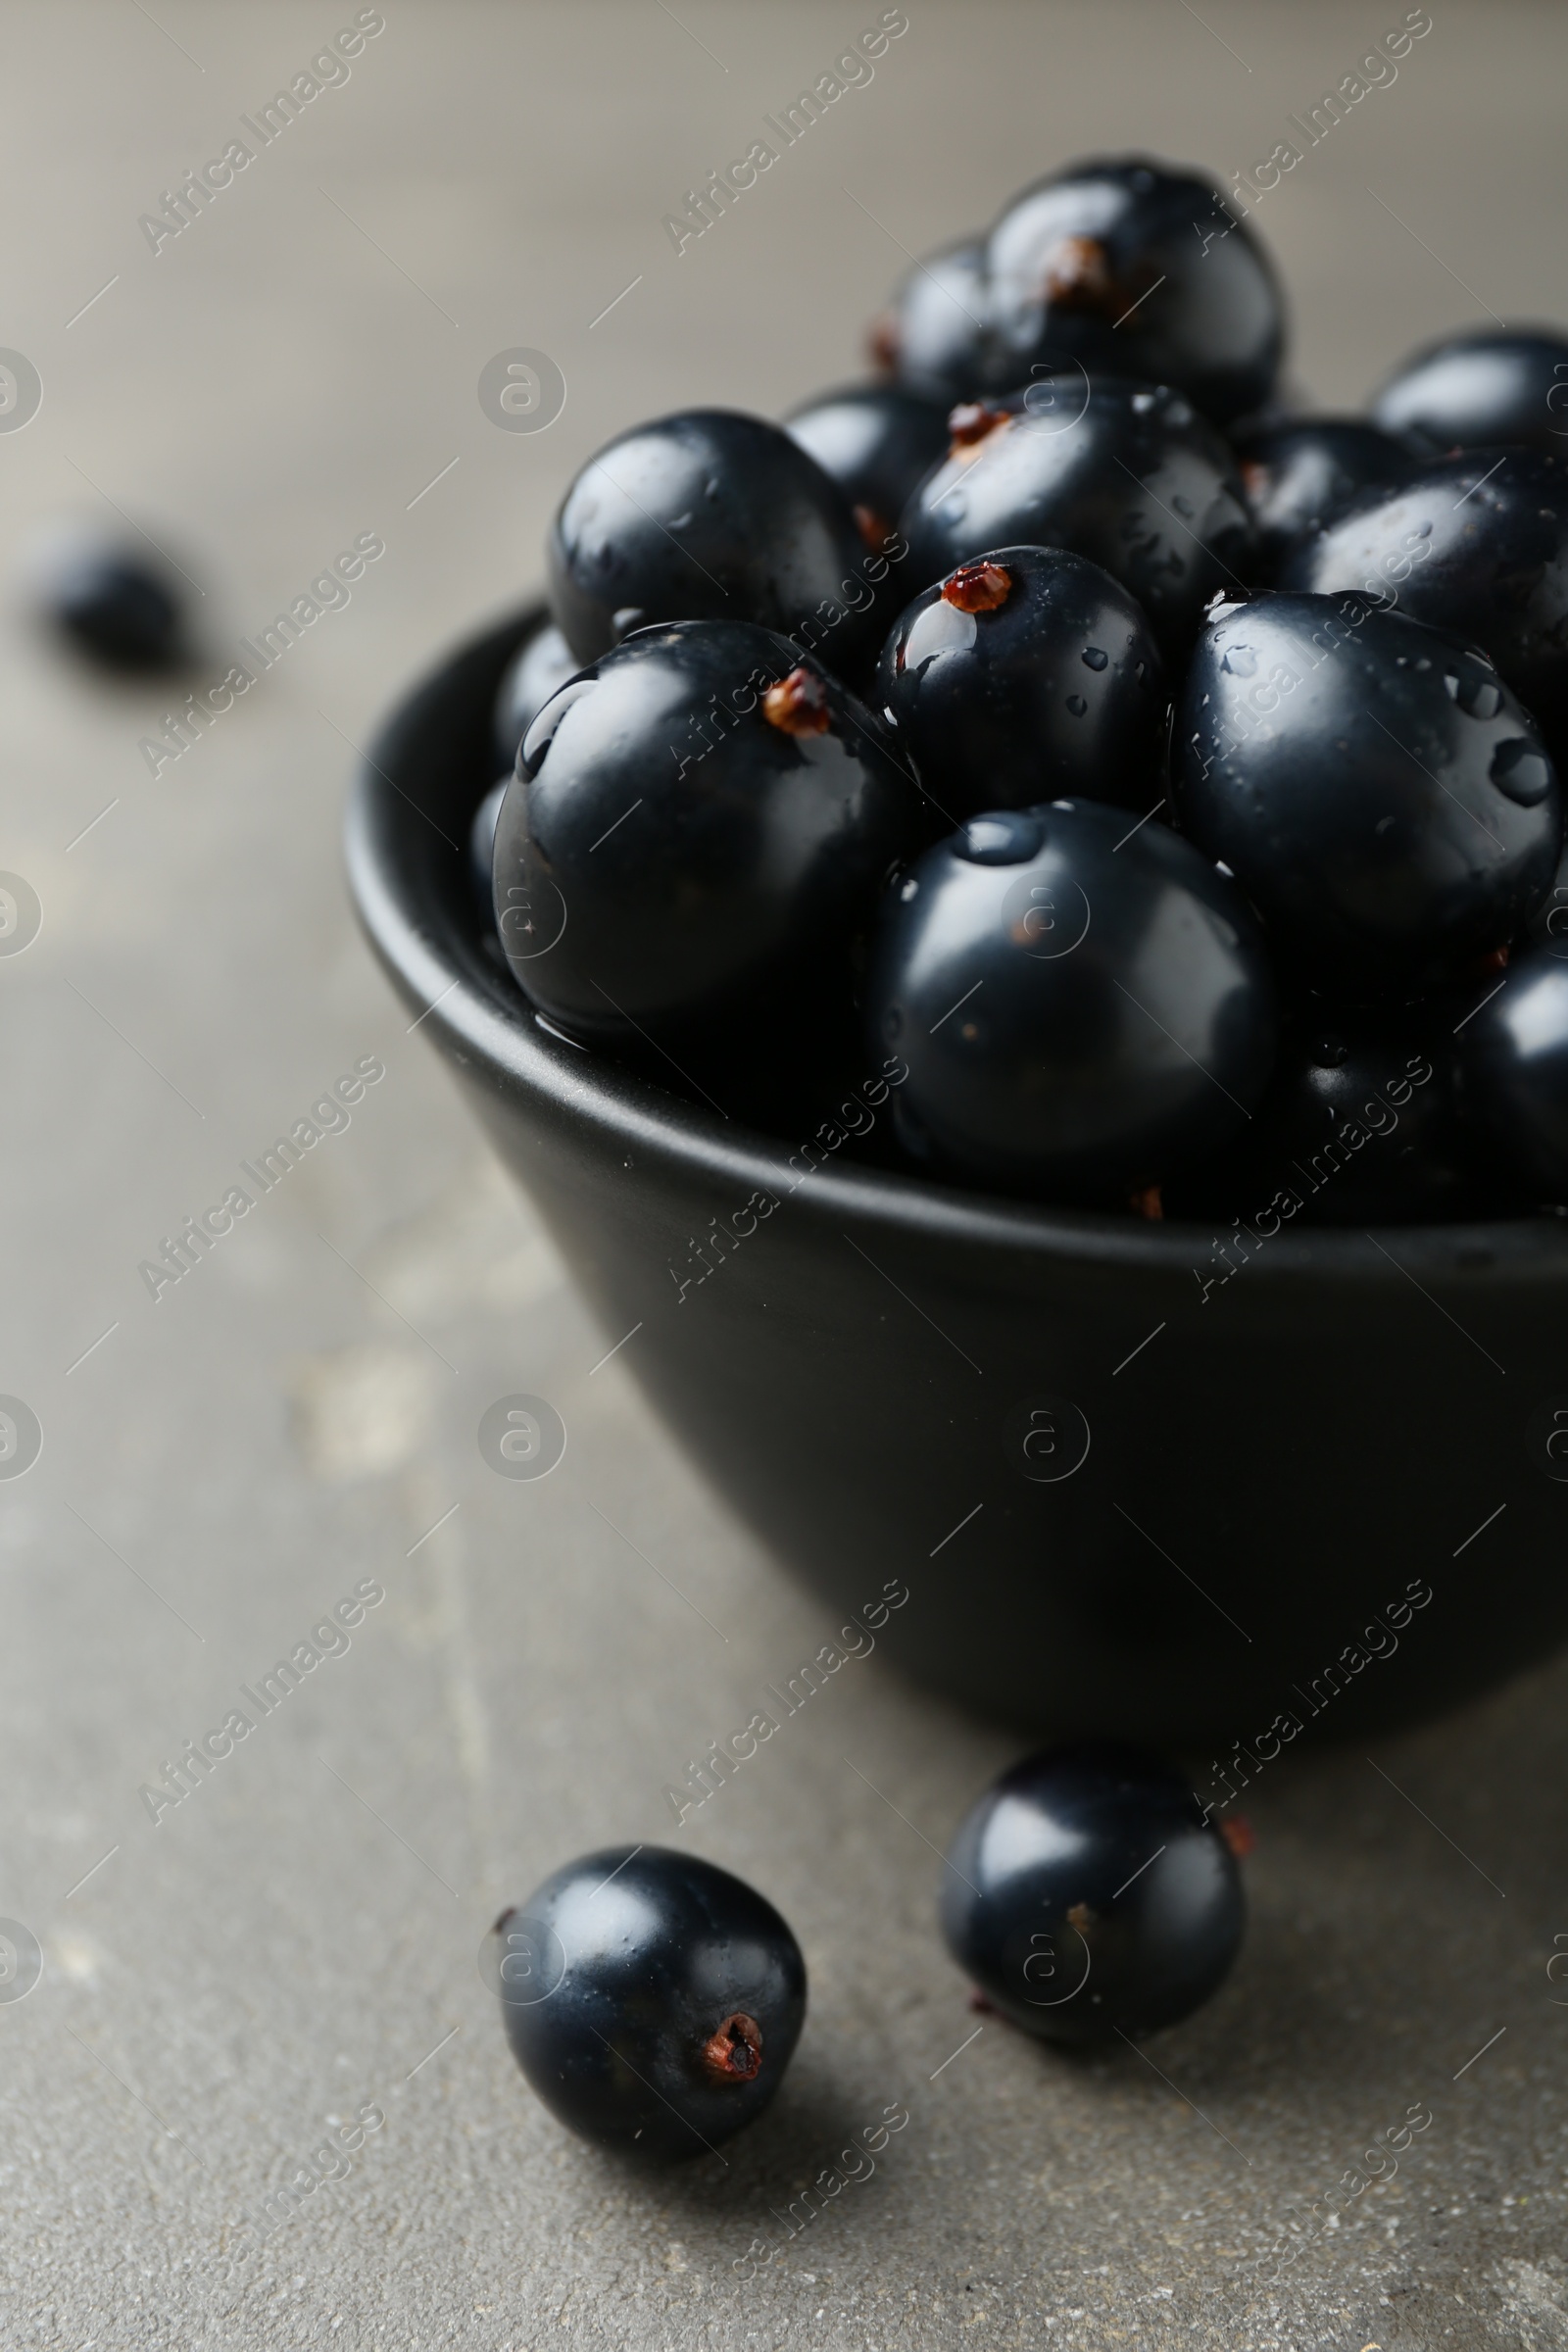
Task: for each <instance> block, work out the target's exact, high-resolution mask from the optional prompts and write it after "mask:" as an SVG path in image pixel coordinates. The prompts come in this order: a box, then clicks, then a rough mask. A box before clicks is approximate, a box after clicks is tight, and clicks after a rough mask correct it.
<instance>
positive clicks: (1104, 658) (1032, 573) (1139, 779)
mask: <svg viewBox="0 0 1568 2352" xmlns="http://www.w3.org/2000/svg"><path fill="white" fill-rule="evenodd" d="M871 700H872V701H873V702H874V703H875V705H876V707H877V709H878V710H879V711H882V712H883V714H884V716H885V717H887V718H889V719H891V720H892V722H893V724H894V725H895V727H896V728H897V730H898V734H899V738H900V741H901V742H902V743H904V744H905V745H906V746H907V749H908V752H909V756H910V758H911V759H912V760H913V761H914V763H915V766H916V768H917V770H918V771H919V776H920V781H921V783H922V784H923V785H924V787H925V789H926V791H927V792H928V793H929V794H930V795H931V797H932V799H933V800H934V801H936V802H937V803H938V804H939V806H940V807H941V809H942V811H943V813H944V815H946V816H947V817H948V818H949V819H950V820H951V821H952V822H953V823H954V824H957V823H959V822H961V820H962V819H963V818H965V817H968V816H973V815H976V814H978V812H979V811H980V810H981V809H1026V808H1028V807H1030V806H1031V805H1032V804H1033V803H1034V802H1036V801H1047V800H1053V799H1062V798H1068V797H1077V798H1081V799H1083V800H1089V801H1112V802H1115V803H1117V804H1118V805H1119V806H1120V807H1122V808H1126V809H1140V810H1141V809H1151V808H1152V807H1153V805H1154V803H1155V802H1156V801H1157V800H1158V799H1159V798H1160V795H1161V793H1162V792H1163V790H1164V786H1163V783H1162V782H1161V781H1160V780H1159V778H1160V768H1161V764H1162V752H1163V736H1164V721H1165V711H1166V693H1165V673H1164V666H1163V664H1162V662H1161V661H1160V658H1159V650H1158V648H1157V647H1156V645H1155V643H1154V640H1153V637H1152V633H1151V631H1150V627H1149V623H1148V621H1147V620H1146V619H1145V617H1144V613H1143V609H1142V607H1141V606H1140V605H1139V604H1138V602H1137V601H1136V599H1135V598H1133V597H1131V596H1129V595H1128V593H1127V591H1126V589H1125V588H1123V587H1122V586H1121V585H1120V583H1119V582H1118V581H1116V580H1113V579H1112V578H1111V576H1110V574H1109V572H1108V571H1104V570H1103V569H1102V567H1101V566H1100V565H1099V564H1092V563H1090V561H1089V560H1088V558H1087V557H1086V556H1075V555H1072V554H1071V553H1069V551H1068V550H1067V549H1065V548H1060V547H1004V548H998V549H996V550H994V551H993V552H992V553H990V554H988V555H985V556H982V557H980V559H979V560H978V561H977V562H975V563H971V564H960V565H959V567H958V569H957V570H956V571H953V572H950V573H949V574H948V576H947V578H946V579H945V580H943V581H942V582H941V584H940V585H939V586H937V587H935V588H927V589H926V590H925V591H924V593H923V594H922V595H920V596H917V597H916V598H915V600H914V602H913V604H912V605H910V606H909V607H908V609H907V612H906V613H904V614H903V616H902V618H901V619H900V620H899V621H898V622H897V624H896V625H895V627H894V630H893V633H892V635H891V636H890V637H889V639H888V641H887V644H886V645H885V646H884V647H883V649H882V659H881V662H879V664H878V666H877V673H876V684H875V688H874V690H873V693H872V696H871Z"/></svg>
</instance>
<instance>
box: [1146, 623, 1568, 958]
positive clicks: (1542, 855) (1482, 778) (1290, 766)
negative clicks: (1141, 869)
mask: <svg viewBox="0 0 1568 2352" xmlns="http://www.w3.org/2000/svg"><path fill="white" fill-rule="evenodd" d="M1171 785H1172V792H1173V794H1174V797H1175V801H1176V808H1177V812H1178V814H1179V817H1180V820H1181V824H1182V827H1183V830H1184V831H1185V832H1186V833H1188V834H1189V835H1190V836H1191V838H1192V839H1193V840H1194V841H1196V842H1197V843H1198V844H1199V845H1200V846H1201V848H1202V849H1204V850H1206V851H1207V852H1208V854H1209V856H1210V857H1212V858H1221V859H1223V861H1224V863H1225V864H1226V865H1228V866H1229V867H1230V869H1231V871H1232V872H1233V873H1234V874H1235V876H1236V878H1237V880H1238V881H1239V882H1240V884H1241V886H1242V888H1243V889H1244V890H1245V891H1246V892H1247V894H1248V896H1249V898H1250V900H1251V901H1252V903H1253V905H1254V906H1255V907H1257V908H1258V910H1259V912H1260V913H1261V914H1262V916H1263V919H1264V921H1265V922H1266V924H1267V925H1268V928H1269V932H1270V935H1271V937H1272V938H1273V939H1275V940H1277V941H1278V943H1279V945H1280V947H1281V949H1282V951H1283V952H1284V953H1285V954H1287V955H1288V956H1290V958H1291V959H1292V960H1293V962H1294V963H1295V964H1296V966H1297V967H1298V969H1299V971H1300V972H1301V973H1302V974H1304V976H1305V978H1306V979H1307V981H1308V982H1309V984H1310V985H1311V986H1312V987H1313V988H1315V989H1318V990H1321V991H1324V992H1326V993H1328V994H1330V995H1337V996H1342V997H1347V998H1373V997H1394V998H1397V997H1413V996H1416V995H1418V994H1420V993H1421V992H1423V991H1424V990H1426V989H1428V988H1430V987H1432V986H1434V985H1436V984H1438V983H1439V982H1441V981H1444V980H1446V979H1450V978H1453V977H1454V976H1456V975H1457V974H1458V973H1459V972H1460V971H1461V970H1462V969H1463V967H1464V966H1465V965H1466V963H1467V962H1470V961H1473V959H1474V958H1475V957H1476V956H1482V955H1485V954H1487V953H1489V952H1490V951H1492V950H1494V949H1496V948H1501V947H1505V946H1506V945H1507V944H1508V942H1509V941H1510V940H1511V939H1512V938H1513V937H1514V936H1515V935H1516V933H1517V932H1519V931H1520V930H1521V929H1522V928H1523V927H1524V925H1525V924H1526V923H1527V922H1528V920H1529V919H1530V917H1531V915H1532V914H1533V913H1534V912H1535V910H1536V908H1537V907H1539V906H1540V905H1541V904H1542V902H1543V901H1544V899H1545V897H1546V896H1547V894H1548V893H1549V891H1550V889H1551V884H1552V879H1553V876H1554V874H1555V872H1556V866H1557V858H1558V854H1559V852H1560V850H1561V847H1562V830H1563V808H1562V796H1561V793H1560V791H1559V789H1558V783H1557V776H1556V771H1555V769H1554V768H1553V766H1552V762H1551V760H1550V758H1549V757H1548V755H1547V753H1546V749H1545V746H1544V743H1543V741H1542V738H1541V735H1540V732H1539V731H1538V729H1537V727H1536V725H1535V722H1534V720H1533V719H1532V718H1531V717H1530V715H1529V713H1528V712H1527V711H1525V710H1524V709H1523V708H1522V707H1521V705H1520V703H1519V702H1518V701H1517V700H1516V698H1515V696H1514V695H1513V694H1512V693H1511V692H1510V691H1509V689H1508V688H1507V686H1505V685H1504V684H1503V682H1502V680H1501V678H1500V677H1499V676H1498V674H1497V672H1496V671H1495V669H1494V668H1493V666H1492V663H1491V662H1490V661H1489V660H1488V659H1487V657H1486V656H1485V655H1484V654H1481V653H1479V652H1477V651H1476V650H1475V649H1474V648H1472V647H1467V646H1466V645H1465V644H1464V643H1463V642H1462V641H1461V640H1460V639H1458V638H1457V637H1451V636H1448V635H1447V634H1446V633H1445V632H1444V631H1441V630H1438V629H1429V628H1424V627H1423V626H1422V625H1421V623H1420V622H1419V621H1415V620H1407V619H1405V618H1404V616H1403V615H1402V614H1401V613H1391V612H1388V611H1386V610H1384V609H1383V608H1382V607H1380V606H1379V605H1378V604H1377V602H1376V601H1375V600H1374V599H1373V598H1371V597H1368V596H1364V595H1350V594H1347V595H1340V596H1304V595H1291V594H1280V595H1273V596H1259V597H1256V598H1254V599H1253V600H1252V601H1251V602H1250V604H1243V605H1226V606H1220V607H1219V608H1217V609H1216V613H1215V616H1214V618H1213V619H1212V621H1211V622H1210V624H1209V626H1208V628H1207V629H1206V630H1205V632H1204V635H1203V637H1202V639H1201V643H1200V645H1199V648H1198V651H1197V653H1196V654H1195V656H1194V658H1193V663H1192V667H1191V668H1190V670H1189V671H1188V675H1187V683H1186V687H1185V690H1184V693H1183V698H1182V701H1181V705H1180V708H1179V711H1178V713H1177V720H1176V727H1175V738H1174V751H1173V760H1172V777H1171Z"/></svg>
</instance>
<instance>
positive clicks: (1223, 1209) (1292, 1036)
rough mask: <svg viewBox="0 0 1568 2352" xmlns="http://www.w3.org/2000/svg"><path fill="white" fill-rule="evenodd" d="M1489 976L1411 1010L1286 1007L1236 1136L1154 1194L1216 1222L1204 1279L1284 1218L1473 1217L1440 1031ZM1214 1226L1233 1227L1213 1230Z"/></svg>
mask: <svg viewBox="0 0 1568 2352" xmlns="http://www.w3.org/2000/svg"><path fill="white" fill-rule="evenodd" d="M1495 977H1496V975H1495V974H1490V973H1489V974H1487V975H1486V976H1484V977H1478V978H1477V979H1476V980H1475V981H1474V982H1473V983H1472V984H1471V985H1470V988H1469V990H1468V992H1466V991H1465V990H1464V989H1462V988H1459V987H1457V986H1456V987H1455V988H1454V989H1453V990H1452V991H1451V992H1450V993H1449V994H1447V995H1446V996H1444V997H1440V998H1436V999H1432V1000H1429V1001H1427V1002H1425V1003H1423V1004H1419V1005H1371V1006H1368V1005H1326V1004H1319V1005H1311V1004H1309V1005H1306V1006H1305V1007H1303V1008H1302V1009H1300V1010H1299V1011H1298V1012H1297V1013H1296V1015H1295V1016H1294V1017H1293V1019H1292V1020H1291V1021H1290V1023H1289V1024H1288V1026H1287V1028H1286V1030H1285V1033H1284V1035H1283V1037H1282V1039H1281V1042H1280V1054H1279V1061H1278V1063H1277V1065H1276V1068H1275V1072H1274V1077H1273V1081H1272V1083H1271V1084H1270V1087H1269V1090H1268V1093H1267V1094H1266V1095H1265V1096H1264V1098H1263V1100H1262V1102H1261V1103H1259V1104H1258V1107H1257V1111H1256V1114H1255V1116H1254V1117H1253V1120H1252V1123H1251V1125H1250V1127H1249V1128H1248V1129H1247V1132H1246V1134H1245V1135H1243V1136H1242V1137H1240V1138H1239V1139H1238V1141H1237V1143H1236V1144H1235V1146H1234V1147H1233V1148H1232V1149H1231V1150H1230V1151H1228V1152H1222V1153H1221V1154H1220V1155H1219V1156H1218V1158H1217V1159H1215V1160H1213V1161H1211V1162H1209V1163H1208V1164H1207V1165H1206V1166H1204V1167H1201V1168H1196V1169H1194V1170H1193V1171H1192V1173H1191V1174H1190V1175H1189V1176H1187V1177H1185V1178H1183V1179H1181V1180H1180V1181H1179V1182H1178V1183H1176V1184H1174V1185H1172V1186H1169V1187H1167V1189H1166V1192H1165V1198H1164V1209H1165V1214H1166V1216H1167V1217H1176V1218H1201V1219H1208V1218H1214V1219H1219V1220H1222V1221H1223V1222H1221V1223H1220V1224H1219V1225H1217V1226H1216V1232H1217V1233H1218V1235H1219V1238H1220V1240H1221V1242H1222V1243H1223V1245H1224V1247H1223V1248H1222V1249H1221V1250H1217V1251H1216V1252H1215V1254H1214V1257H1213V1259H1212V1261H1211V1263H1210V1265H1209V1266H1207V1267H1205V1269H1204V1272H1205V1274H1206V1275H1209V1276H1211V1277H1212V1279H1213V1280H1214V1281H1216V1282H1221V1283H1222V1282H1224V1281H1226V1280H1228V1279H1229V1276H1230V1273H1231V1272H1233V1271H1237V1272H1239V1271H1240V1269H1241V1267H1242V1266H1243V1265H1245V1264H1246V1262H1247V1260H1248V1258H1249V1256H1250V1254H1251V1253H1252V1251H1253V1250H1254V1249H1255V1248H1256V1247H1258V1245H1259V1243H1260V1242H1266V1241H1268V1240H1269V1239H1271V1238H1272V1236H1273V1235H1274V1234H1276V1233H1278V1232H1279V1231H1280V1230H1281V1227H1282V1226H1284V1225H1287V1224H1293V1223H1294V1224H1301V1225H1355V1226H1362V1227H1365V1226H1368V1225H1423V1224H1442V1223H1445V1222H1456V1221H1458V1220H1459V1219H1461V1218H1465V1217H1472V1216H1477V1215H1480V1214H1483V1213H1484V1212H1485V1207H1486V1198H1487V1196H1486V1194H1485V1192H1484V1190H1483V1176H1484V1168H1483V1163H1482V1162H1481V1161H1480V1160H1479V1159H1478V1155H1477V1152H1476V1150H1475V1143H1474V1139H1473V1137H1472V1136H1471V1134H1470V1133H1469V1131H1468V1130H1467V1128H1466V1126H1465V1123H1464V1120H1463V1118H1462V1116H1461V1109H1460V1094H1459V1080H1458V1053H1457V1049H1456V1045H1455V1040H1454V1034H1453V1032H1454V1028H1455V1025H1456V1024H1457V1023H1459V1022H1460V1021H1461V1020H1462V1018H1463V1016H1464V1014H1465V1013H1467V1012H1468V1011H1469V1010H1470V1009H1471V1007H1472V1005H1474V1004H1475V1003H1476V1002H1477V1000H1478V999H1480V998H1481V997H1482V996H1484V995H1485V994H1486V991H1487V989H1488V988H1489V987H1491V986H1493V985H1494V984H1495ZM1462 1034H1463V1033H1462V1031H1461V1035H1462ZM1225 1222H1229V1223H1231V1224H1232V1225H1233V1226H1238V1227H1239V1228H1240V1230H1239V1231H1232V1232H1230V1233H1226V1232H1225V1230H1224V1224H1225Z"/></svg>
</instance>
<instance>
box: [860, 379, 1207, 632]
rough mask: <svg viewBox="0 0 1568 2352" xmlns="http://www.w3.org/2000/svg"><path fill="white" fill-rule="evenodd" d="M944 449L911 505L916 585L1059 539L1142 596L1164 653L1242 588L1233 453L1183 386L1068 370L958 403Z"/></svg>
mask: <svg viewBox="0 0 1568 2352" xmlns="http://www.w3.org/2000/svg"><path fill="white" fill-rule="evenodd" d="M950 422H951V425H952V430H953V442H952V449H951V454H950V455H949V458H948V460H947V463H946V464H945V465H944V466H940V467H939V468H938V469H937V471H936V472H935V473H933V474H931V475H930V476H929V477H928V478H927V480H926V481H925V482H924V483H923V484H922V486H921V487H920V489H919V490H918V491H917V492H916V493H915V495H914V497H913V498H912V499H911V500H910V502H909V505H908V506H907V509H906V510H905V515H904V520H903V525H902V528H903V531H904V535H905V537H906V538H907V540H908V542H909V549H910V556H909V569H910V571H911V573H912V574H913V575H914V578H915V579H916V580H918V581H919V583H920V585H921V586H928V585H930V584H931V583H933V582H935V581H937V580H941V579H944V578H945V577H946V576H947V574H948V573H949V572H950V571H954V570H956V568H957V566H958V565H959V564H972V563H973V562H974V561H975V560H976V559H977V558H978V557H980V556H983V555H984V554H985V553H986V552H987V551H988V549H991V548H995V547H1066V548H1071V549H1072V551H1073V552H1074V554H1076V555H1080V556H1087V557H1088V558H1089V559H1090V561H1091V563H1095V564H1102V565H1103V567H1104V569H1105V570H1106V571H1108V572H1109V573H1110V575H1111V577H1112V578H1113V579H1116V580H1119V581H1120V582H1121V584H1122V586H1123V587H1124V588H1125V589H1126V590H1127V591H1128V593H1129V594H1130V595H1132V596H1135V597H1136V598H1137V599H1138V602H1139V603H1140V604H1141V605H1142V607H1143V609H1144V611H1145V613H1147V614H1148V616H1149V621H1150V625H1151V627H1152V630H1153V632H1154V635H1155V637H1156V638H1157V639H1158V641H1159V644H1160V647H1161V649H1162V651H1163V652H1164V654H1165V656H1166V659H1167V660H1170V659H1172V658H1173V657H1175V656H1178V655H1180V654H1182V653H1185V651H1186V649H1187V648H1188V647H1189V646H1190V645H1191V644H1192V641H1193V639H1194V638H1195V637H1196V635H1197V634H1198V630H1199V627H1200V624H1201V620H1202V615H1203V608H1204V606H1205V605H1206V604H1207V603H1208V601H1209V599H1210V598H1211V597H1213V596H1214V595H1215V594H1216V593H1217V592H1218V591H1219V590H1220V589H1222V588H1228V587H1237V586H1239V585H1240V582H1241V580H1242V579H1243V577H1244V576H1245V574H1246V572H1247V570H1248V568H1249V564H1250V556H1251V544H1252V525H1251V518H1250V515H1249V514H1248V511H1247V503H1246V500H1245V498H1244V496H1243V493H1242V485H1241V479H1240V476H1239V475H1238V473H1237V469H1236V461H1235V459H1234V458H1233V457H1232V455H1231V453H1230V450H1229V449H1228V448H1227V446H1226V444H1225V443H1224V442H1223V441H1222V440H1221V439H1220V437H1219V434H1218V433H1217V432H1216V431H1215V430H1214V428H1213V426H1212V425H1210V424H1208V423H1205V421H1204V420H1203V418H1202V417H1200V416H1198V415H1197V413H1196V412H1195V410H1194V409H1193V407H1192V406H1191V404H1190V403H1189V402H1188V401H1187V400H1186V399H1185V398H1184V397H1183V396H1182V395H1181V394H1180V393H1178V392H1172V391H1169V390H1167V389H1165V388H1164V387H1163V386H1154V385H1150V384H1139V383H1132V382H1127V381H1123V380H1120V379H1118V378H1116V377H1114V376H1102V377H1097V378H1096V379H1095V381H1094V383H1093V385H1092V386H1091V384H1090V383H1089V381H1088V379H1087V378H1085V377H1084V376H1083V375H1082V373H1081V372H1080V371H1076V370H1074V369H1072V368H1068V369H1066V370H1065V371H1058V372H1056V373H1054V374H1052V375H1049V376H1041V377H1038V378H1037V379H1036V381H1035V382H1034V383H1033V384H1031V385H1030V386H1029V387H1028V388H1027V389H1026V390H1024V391H1021V392H1014V393H1009V394H1007V395H1006V396H1005V398H1004V399H1001V400H998V401H985V402H977V403H973V404H971V405H970V406H968V407H967V408H958V409H956V410H955V411H954V413H953V416H952V418H951V419H950Z"/></svg>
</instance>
